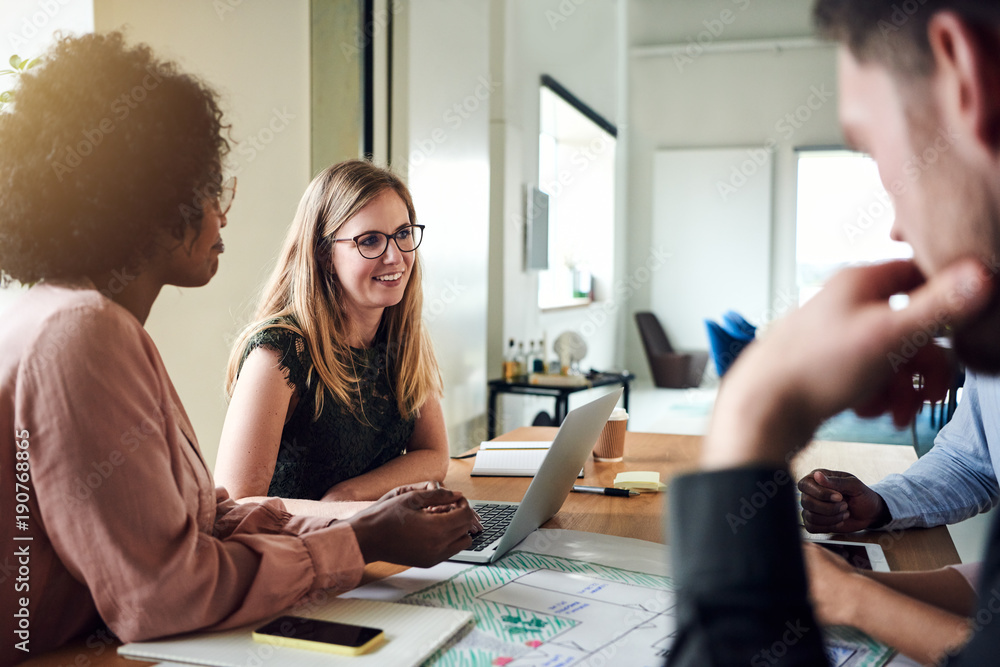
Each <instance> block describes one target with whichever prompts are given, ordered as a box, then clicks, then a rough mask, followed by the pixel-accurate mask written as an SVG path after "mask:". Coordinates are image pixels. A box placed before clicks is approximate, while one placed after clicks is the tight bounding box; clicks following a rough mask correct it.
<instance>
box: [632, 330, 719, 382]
mask: <svg viewBox="0 0 1000 667" xmlns="http://www.w3.org/2000/svg"><path fill="white" fill-rule="evenodd" d="M635 323H636V324H637V325H639V335H640V336H641V337H642V346H643V347H644V348H646V359H648V360H649V368H650V370H651V371H652V372H653V382H654V383H655V384H656V386H657V387H670V388H673V389H687V388H688V387H697V386H698V385H700V384H701V376H702V375H704V373H705V364H707V363H708V352H707V351H706V350H697V351H693V352H678V351H676V350H674V347H673V345H671V344H670V339H669V338H667V332H665V331H664V330H663V327H662V326H660V320H658V319H657V317H656V315H654V314H653V313H649V312H643V313H636V314H635Z"/></svg>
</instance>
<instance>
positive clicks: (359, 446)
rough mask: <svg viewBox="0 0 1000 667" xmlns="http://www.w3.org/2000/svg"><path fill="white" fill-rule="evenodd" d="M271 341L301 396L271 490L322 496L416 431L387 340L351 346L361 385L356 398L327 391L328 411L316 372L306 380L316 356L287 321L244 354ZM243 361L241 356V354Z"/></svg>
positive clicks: (379, 461) (395, 451)
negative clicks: (399, 399)
mask: <svg viewBox="0 0 1000 667" xmlns="http://www.w3.org/2000/svg"><path fill="white" fill-rule="evenodd" d="M257 347H266V348H269V349H272V350H274V351H276V352H277V353H278V354H279V355H281V366H282V369H283V370H284V371H285V377H286V378H287V380H288V384H289V386H291V387H293V388H294V389H295V392H296V394H297V395H298V397H299V403H298V405H297V406H296V407H295V412H294V413H293V414H292V418H291V419H289V420H288V423H287V424H285V427H284V429H283V430H282V432H281V446H280V448H279V449H278V460H277V463H276V464H275V468H274V474H273V476H272V477H271V486H270V488H269V489H268V495H270V496H278V497H281V498H305V499H308V500H319V499H320V498H321V497H322V496H323V494H325V493H326V492H327V491H328V490H329V489H330V487H332V486H333V485H334V484H337V483H338V482H342V481H343V480H345V479H350V478H351V477H357V476H358V475H361V474H364V473H366V472H368V471H370V470H374V469H375V468H378V467H379V466H381V465H383V464H385V463H386V462H388V461H391V460H392V459H394V458H396V457H397V456H400V455H401V454H403V453H404V451H405V450H406V446H407V444H409V442H410V438H411V437H412V435H413V427H414V425H415V423H416V420H415V419H410V420H404V419H403V417H402V415H400V413H399V407H398V405H397V404H396V397H395V395H394V393H393V391H392V388H391V386H390V384H389V378H388V376H387V374H386V366H387V364H386V354H387V346H386V345H385V344H384V343H383V344H376V345H373V346H372V347H371V348H367V349H358V348H353V349H352V352H353V354H354V363H355V366H356V368H357V377H358V378H360V383H359V384H360V386H358V385H354V388H353V389H354V390H353V391H352V392H351V394H352V396H355V397H357V398H358V399H359V400H357V401H356V403H355V405H354V406H352V407H353V408H354V409H355V410H356V413H355V412H352V410H351V408H348V407H346V406H344V405H342V404H340V403H339V402H338V401H337V400H336V399H335V398H334V397H333V396H332V395H331V394H330V393H329V392H328V393H327V394H326V396H325V397H324V400H323V412H321V413H320V416H319V419H318V420H316V421H313V416H314V414H315V411H316V393H315V386H316V384H315V383H316V382H317V381H318V380H317V378H316V377H315V374H314V377H313V378H312V381H311V382H309V381H308V379H307V378H308V376H309V370H310V369H311V368H312V358H311V357H310V355H309V349H308V347H307V346H306V344H305V340H303V339H302V337H301V336H298V335H296V334H294V333H292V332H290V331H288V330H285V329H265V330H264V331H261V332H260V333H258V334H257V335H256V336H254V337H253V338H252V339H251V340H250V343H249V344H248V345H247V349H246V351H245V352H244V354H243V360H244V361H245V360H246V358H247V355H249V354H250V352H251V351H253V350H254V349H255V348H257ZM240 364H241V366H242V361H241V362H240Z"/></svg>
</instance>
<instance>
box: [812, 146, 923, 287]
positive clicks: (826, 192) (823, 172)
mask: <svg viewBox="0 0 1000 667" xmlns="http://www.w3.org/2000/svg"><path fill="white" fill-rule="evenodd" d="M798 158H799V161H798V204H797V209H796V251H795V255H796V281H797V284H798V291H799V304H800V305H801V304H804V303H805V302H806V301H808V300H809V299H811V298H812V297H813V295H815V294H816V292H818V291H819V290H820V288H822V287H823V285H824V284H825V283H826V281H827V280H829V278H830V276H831V275H833V274H834V273H835V272H836V271H838V270H840V269H842V268H844V267H845V266H848V265H851V264H858V263H870V262H877V261H881V260H887V259H898V258H909V257H912V256H913V252H912V250H911V248H910V246H908V245H906V244H905V243H898V242H896V241H893V240H892V239H890V238H889V230H890V229H891V227H892V223H893V220H894V219H895V212H894V211H893V207H892V201H891V199H890V197H889V193H887V192H886V191H885V188H883V187H882V182H881V180H880V179H879V175H878V167H877V166H876V164H875V161H874V160H872V159H871V158H870V157H868V156H867V155H864V154H861V153H855V152H852V151H847V150H822V151H818V150H816V151H802V152H800V153H799V156H798Z"/></svg>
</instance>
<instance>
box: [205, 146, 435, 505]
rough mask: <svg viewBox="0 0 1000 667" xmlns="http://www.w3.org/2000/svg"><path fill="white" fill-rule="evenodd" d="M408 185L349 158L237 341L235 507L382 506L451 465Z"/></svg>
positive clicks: (221, 463)
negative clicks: (265, 502) (276, 501)
mask: <svg viewBox="0 0 1000 667" xmlns="http://www.w3.org/2000/svg"><path fill="white" fill-rule="evenodd" d="M422 237H423V225H418V224H416V214H415V213H414V210H413V202H412V200H411V198H410V193H409V191H408V190H407V188H406V186H405V185H404V184H403V182H402V181H401V180H399V178H398V177H396V176H395V175H394V174H392V173H391V172H389V171H387V170H385V169H381V168H379V167H376V166H374V165H372V164H370V163H368V162H364V161H360V160H351V161H348V162H342V163H340V164H336V165H333V166H331V167H329V168H327V169H326V170H324V171H323V172H322V173H320V174H319V176H317V177H316V178H315V179H314V180H313V182H312V183H310V185H309V187H308V188H307V189H306V192H305V194H304V195H303V197H302V201H301V202H300V203H299V208H298V211H297V212H296V214H295V220H294V221H293V223H292V228H291V229H290V230H289V233H288V237H287V238H286V240H285V245H284V249H283V250H282V253H281V259H280V261H279V263H278V266H277V268H276V269H275V271H274V274H273V275H272V277H271V279H270V281H269V282H268V284H267V286H266V287H265V289H264V293H263V297H262V299H261V302H260V305H259V307H258V309H257V313H256V315H255V317H254V321H253V323H252V324H250V326H248V327H247V328H246V329H245V330H244V331H243V332H242V333H241V335H240V336H239V338H238V339H237V340H236V343H235V345H234V347H233V351H232V354H231V356H230V360H229V368H228V373H227V378H226V388H227V392H228V393H229V395H230V403H229V412H228V414H227V415H226V422H225V426H224V428H223V433H222V441H221V444H220V449H219V457H218V463H217V466H216V478H217V479H218V480H219V483H221V484H223V485H224V486H225V487H226V488H227V489H228V490H229V492H230V493H231V494H232V495H233V497H236V498H243V497H256V496H264V495H268V496H279V497H284V498H304V499H308V500H374V499H376V498H379V497H381V496H382V495H383V494H384V493H386V492H387V491H389V490H390V489H393V488H395V487H397V486H400V485H402V484H410V483H416V482H424V481H431V482H440V481H442V480H443V479H444V476H445V473H446V472H447V469H448V440H447V434H446V431H445V426H444V417H443V414H442V412H441V403H440V395H441V376H440V373H439V371H438V366H437V361H436V360H435V357H434V351H433V349H432V348H431V343H430V340H429V338H428V335H427V332H426V329H425V328H424V325H423V322H422V320H421V315H420V313H421V304H422V292H421V285H420V261H419V257H418V253H417V247H418V246H419V245H420V242H421V240H422Z"/></svg>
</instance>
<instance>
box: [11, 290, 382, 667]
mask: <svg viewBox="0 0 1000 667" xmlns="http://www.w3.org/2000/svg"><path fill="white" fill-rule="evenodd" d="M220 372H221V371H220ZM206 375H207V378H206V381H214V380H213V379H212V378H214V377H215V375H214V374H213V373H211V372H209V373H207V374H206ZM0 427H2V428H0V430H2V432H3V438H4V440H3V442H2V444H0V498H2V500H0V505H2V507H4V511H3V513H2V518H0V549H2V551H0V616H2V619H3V620H2V621H0V630H2V633H3V634H2V640H0V647H2V648H0V664H11V663H13V662H18V661H21V660H25V659H27V658H29V657H33V656H36V655H38V654H39V653H41V652H43V651H46V650H49V649H52V648H55V647H57V646H59V645H61V644H63V643H64V642H66V641H68V640H69V639H71V638H74V637H83V638H86V637H87V635H86V634H85V633H87V632H89V631H93V629H94V628H95V626H96V625H97V624H98V622H99V620H100V619H99V618H98V616H100V618H101V619H103V620H104V621H105V622H106V623H107V625H108V626H109V627H110V628H111V630H112V631H114V632H115V633H116V634H117V635H118V636H119V638H121V639H122V640H123V641H134V640H142V639H150V638H154V637H160V636H165V635H171V634H176V633H181V632H187V631H191V630H196V629H201V628H206V629H221V628H226V627H230V626H235V625H241V624H245V623H250V622H253V621H256V620H259V619H261V618H263V617H266V616H268V615H271V614H274V613H275V612H277V611H280V610H282V609H284V608H286V607H288V606H290V605H292V604H294V603H295V602H297V601H299V600H301V599H302V598H303V597H304V596H305V595H307V594H309V593H311V592H313V591H318V590H322V589H328V588H332V589H336V591H343V590H346V589H349V588H352V587H354V586H356V585H357V584H358V582H359V581H360V579H361V575H362V571H363V569H364V560H363V558H362V556H361V552H360V549H359V548H358V543H357V540H356V538H355V536H354V531H353V530H352V529H351V527H350V525H348V524H346V523H343V522H334V521H331V520H329V519H319V518H312V517H293V516H291V515H290V514H289V513H288V512H287V511H285V507H284V505H283V504H282V503H281V501H280V500H278V499H269V500H268V501H266V502H264V503H262V504H247V505H239V504H237V503H235V502H234V501H232V500H230V499H229V497H228V495H227V494H226V492H225V490H224V489H222V488H215V485H214V484H213V481H212V474H211V472H210V471H209V469H208V467H207V466H206V464H205V461H204V459H203V458H202V455H201V452H200V450H199V448H198V441H197V440H196V438H195V435H194V432H193V430H192V428H191V424H190V422H189V421H188V418H187V415H186V414H185V412H184V408H183V406H182V405H181V401H180V399H179V398H178V396H177V392H176V391H175V390H174V386H173V384H172V383H171V382H170V378H169V377H168V375H167V371H166V369H165V368H164V366H163V362H162V360H161V359H160V355H159V353H158V352H157V350H156V346H155V345H154V344H153V341H152V339H151V338H150V337H149V335H148V334H147V333H146V331H145V329H143V327H142V326H141V325H140V324H139V322H138V321H137V320H136V319H135V317H134V316H133V315H132V314H131V313H129V312H128V311H127V310H125V309H124V308H122V307H121V306H119V305H117V304H115V303H114V302H112V301H110V300H109V299H107V298H105V297H104V296H102V295H101V294H99V293H98V292H97V291H96V290H95V289H94V288H93V285H91V284H89V283H88V284H87V285H84V286H69V285H55V284H41V285H37V286H35V287H33V288H32V289H30V290H29V291H28V293H27V294H26V295H25V296H24V297H23V298H22V299H21V300H20V301H19V302H18V303H16V304H15V305H14V306H12V307H11V308H10V309H9V310H8V311H7V312H6V313H4V316H3V321H2V323H0ZM336 591H335V592H336ZM22 648H23V649H27V652H26V651H24V650H22Z"/></svg>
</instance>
